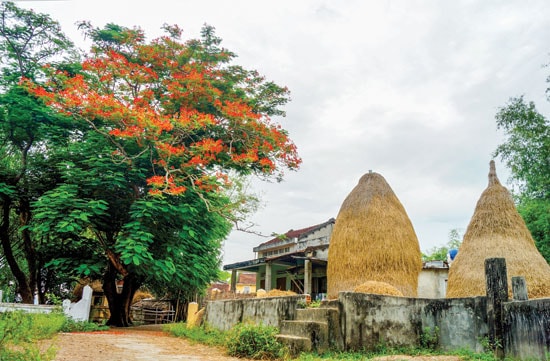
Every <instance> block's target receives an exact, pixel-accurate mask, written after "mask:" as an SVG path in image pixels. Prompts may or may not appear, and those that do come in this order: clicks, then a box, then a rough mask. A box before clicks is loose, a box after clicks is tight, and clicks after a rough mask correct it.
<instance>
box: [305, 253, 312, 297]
mask: <svg viewBox="0 0 550 361" xmlns="http://www.w3.org/2000/svg"><path fill="white" fill-rule="evenodd" d="M304 294H306V295H310V296H311V261H310V260H309V259H306V260H305V261H304Z"/></svg>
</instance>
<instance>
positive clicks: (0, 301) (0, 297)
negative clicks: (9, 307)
mask: <svg viewBox="0 0 550 361" xmlns="http://www.w3.org/2000/svg"><path fill="white" fill-rule="evenodd" d="M2 294H3V292H2V290H0V303H2Z"/></svg>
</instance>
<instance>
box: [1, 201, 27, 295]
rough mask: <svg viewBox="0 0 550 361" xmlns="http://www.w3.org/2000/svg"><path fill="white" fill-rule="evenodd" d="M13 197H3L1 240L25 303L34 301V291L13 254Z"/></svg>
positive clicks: (5, 255)
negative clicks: (11, 216)
mask: <svg viewBox="0 0 550 361" xmlns="http://www.w3.org/2000/svg"><path fill="white" fill-rule="evenodd" d="M11 204H12V202H11V199H9V198H8V197H3V199H2V220H1V223H0V241H1V243H2V250H3V252H4V257H5V258H6V262H7V263H8V266H9V267H10V270H11V273H12V274H13V277H15V280H16V281H17V285H18V290H19V293H20V295H21V298H22V301H23V303H33V298H34V295H33V291H32V289H31V287H30V285H29V282H28V281H27V277H26V275H25V273H24V272H23V270H21V267H19V264H18V263H17V260H16V259H15V256H14V254H13V249H12V242H11V241H12V239H11V238H12V237H11V235H10V211H11Z"/></svg>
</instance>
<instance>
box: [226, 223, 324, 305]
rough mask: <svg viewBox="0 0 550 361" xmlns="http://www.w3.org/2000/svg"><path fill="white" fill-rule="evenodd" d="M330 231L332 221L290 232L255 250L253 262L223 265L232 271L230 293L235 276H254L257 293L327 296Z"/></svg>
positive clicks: (234, 287)
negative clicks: (276, 292) (279, 291)
mask: <svg viewBox="0 0 550 361" xmlns="http://www.w3.org/2000/svg"><path fill="white" fill-rule="evenodd" d="M333 227H334V218H331V219H329V220H328V221H326V222H324V223H321V224H317V225H314V226H310V227H307V228H302V229H298V230H292V229H291V230H289V231H288V232H286V233H285V234H283V235H280V236H277V237H275V238H273V239H271V240H269V241H267V242H264V243H262V244H260V245H258V246H257V247H254V249H253V251H254V253H255V254H256V257H255V258H254V259H252V260H249V261H243V262H237V263H233V264H228V265H225V266H224V267H223V269H224V270H226V271H231V291H232V292H236V291H237V274H238V273H243V272H253V273H256V275H257V276H256V289H260V288H261V289H264V290H266V291H270V290H272V289H279V290H290V291H294V292H296V293H299V294H310V295H311V296H312V298H313V299H315V298H320V297H322V296H323V295H324V294H326V292H327V275H326V265H327V258H328V245H329V241H330V235H331V234H332V229H333ZM266 280H267V281H266Z"/></svg>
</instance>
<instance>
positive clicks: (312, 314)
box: [295, 308, 339, 322]
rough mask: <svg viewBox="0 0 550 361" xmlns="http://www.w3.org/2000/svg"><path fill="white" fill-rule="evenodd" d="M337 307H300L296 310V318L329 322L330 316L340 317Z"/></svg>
mask: <svg viewBox="0 0 550 361" xmlns="http://www.w3.org/2000/svg"><path fill="white" fill-rule="evenodd" d="M338 312H339V311H338V309H336V308H299V309H297V310H296V316H295V319H296V320H300V321H315V322H327V319H328V318H329V317H338Z"/></svg>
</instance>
